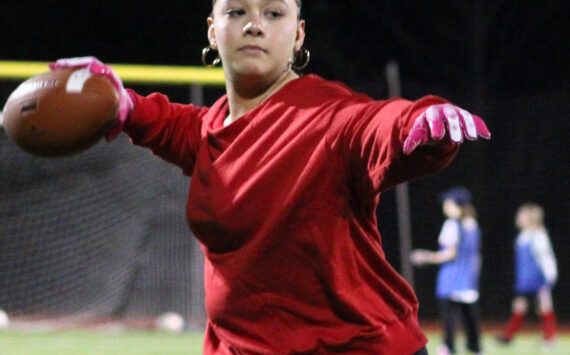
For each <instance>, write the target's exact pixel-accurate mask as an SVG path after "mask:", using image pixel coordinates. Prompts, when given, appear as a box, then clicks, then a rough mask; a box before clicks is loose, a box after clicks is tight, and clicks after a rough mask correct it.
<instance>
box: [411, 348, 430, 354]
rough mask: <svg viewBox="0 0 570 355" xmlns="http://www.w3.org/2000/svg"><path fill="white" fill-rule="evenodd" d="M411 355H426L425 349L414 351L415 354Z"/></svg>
mask: <svg viewBox="0 0 570 355" xmlns="http://www.w3.org/2000/svg"><path fill="white" fill-rule="evenodd" d="M412 355H428V351H427V348H426V347H425V346H424V347H423V348H421V349H420V350H418V351H416V352H415V353H413V354H412Z"/></svg>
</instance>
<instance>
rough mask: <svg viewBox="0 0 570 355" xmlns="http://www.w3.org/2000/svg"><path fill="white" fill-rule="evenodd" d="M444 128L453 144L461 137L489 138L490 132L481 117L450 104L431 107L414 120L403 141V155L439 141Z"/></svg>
mask: <svg viewBox="0 0 570 355" xmlns="http://www.w3.org/2000/svg"><path fill="white" fill-rule="evenodd" d="M446 126H447V129H448V131H449V138H450V139H451V141H452V142H455V143H461V142H463V137H465V138H467V139H469V140H472V141H474V140H476V139H477V137H481V138H485V139H489V138H491V132H489V129H487V126H486V125H485V122H483V120H482V119H481V117H479V116H476V115H472V114H470V113H469V112H467V111H465V110H464V109H462V108H460V107H457V106H454V105H451V104H440V105H432V106H430V107H428V108H427V109H426V110H425V111H424V112H423V113H422V114H421V115H420V116H419V117H418V118H416V121H415V122H414V125H413V126H412V129H411V130H410V133H409V134H408V138H406V140H405V141H404V154H410V153H411V152H413V151H414V149H416V148H417V147H418V146H420V145H426V144H430V143H433V142H435V141H438V140H441V139H442V138H443V137H444V136H445V127H446Z"/></svg>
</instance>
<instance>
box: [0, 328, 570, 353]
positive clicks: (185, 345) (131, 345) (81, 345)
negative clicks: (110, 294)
mask: <svg viewBox="0 0 570 355" xmlns="http://www.w3.org/2000/svg"><path fill="white" fill-rule="evenodd" d="M428 337H429V339H430V342H429V344H428V350H429V352H430V355H436V350H435V349H436V347H437V345H438V344H439V339H440V338H439V334H436V333H428ZM457 341H458V344H457V345H458V349H459V350H460V351H458V354H467V352H465V351H461V349H462V346H463V338H462V337H461V336H459V337H458V339H457ZM540 344H541V342H540V334H538V333H523V334H520V335H519V336H518V337H517V338H516V339H515V340H514V341H513V343H512V344H511V345H509V346H501V345H499V344H497V343H496V342H495V339H494V337H493V334H485V335H484V337H483V347H484V354H485V355H501V354H513V355H515V354H516V355H520V354H532V355H535V354H548V355H562V354H564V355H568V354H570V334H561V335H559V337H558V339H557V342H556V344H555V345H554V346H553V347H551V348H541V346H540ZM201 348H202V334H201V333H183V334H169V333H160V332H145V331H126V332H117V333H112V332H100V331H54V332H14V331H4V332H1V331H0V355H131V354H132V355H198V354H201Z"/></svg>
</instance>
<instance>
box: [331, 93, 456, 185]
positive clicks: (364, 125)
mask: <svg viewBox="0 0 570 355" xmlns="http://www.w3.org/2000/svg"><path fill="white" fill-rule="evenodd" d="M445 102H446V101H445V100H443V99H441V98H439V97H436V96H426V97H423V98H421V99H419V100H417V101H408V100H404V99H391V100H386V101H367V102H361V103H358V104H352V105H348V106H347V107H346V108H345V109H343V110H344V111H345V112H344V113H343V115H341V117H344V119H342V120H339V121H338V122H336V123H335V124H336V125H341V126H342V127H341V128H340V129H337V132H338V134H339V135H338V137H337V139H338V140H337V141H336V142H335V143H336V144H338V146H337V149H340V150H341V156H342V157H343V159H344V161H345V163H344V166H346V167H347V170H348V171H347V175H348V177H349V179H350V180H352V181H353V182H354V183H355V184H356V185H357V186H359V187H361V188H364V187H366V188H368V189H373V191H374V192H375V193H378V192H381V191H384V190H387V189H389V188H392V187H394V186H396V185H397V184H399V183H402V182H404V181H409V180H413V179H417V178H419V177H421V176H424V175H427V174H430V173H433V172H436V171H438V170H440V169H443V168H444V167H446V166H447V165H448V164H449V163H450V162H451V160H452V159H453V158H454V156H455V154H456V153H457V151H458V149H459V146H458V145H457V144H453V143H452V142H451V141H450V140H449V139H443V140H442V141H440V142H438V143H437V144H435V145H433V146H423V147H418V148H417V149H416V150H415V151H414V152H413V153H412V154H410V155H405V154H404V153H403V150H402V147H403V143H404V141H405V139H406V137H407V136H408V134H409V132H410V129H411V128H412V125H413V123H414V121H415V119H416V118H417V117H418V116H419V115H420V114H421V113H422V112H423V111H425V110H426V109H427V108H428V107H429V106H431V105H434V104H441V103H445ZM334 131H335V130H333V132H334Z"/></svg>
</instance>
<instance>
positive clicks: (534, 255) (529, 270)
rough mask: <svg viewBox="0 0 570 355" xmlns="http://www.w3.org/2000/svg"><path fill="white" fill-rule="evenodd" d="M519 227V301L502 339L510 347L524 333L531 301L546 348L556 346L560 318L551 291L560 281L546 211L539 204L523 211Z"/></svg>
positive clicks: (516, 288) (518, 218) (516, 286)
mask: <svg viewBox="0 0 570 355" xmlns="http://www.w3.org/2000/svg"><path fill="white" fill-rule="evenodd" d="M515 225H516V227H517V228H518V229H519V231H520V232H519V234H518V235H517V238H516V241H515V284H514V291H515V295H516V296H515V298H514V299H513V301H512V314H511V318H510V320H509V323H508V325H507V327H506V329H505V330H504V331H503V333H502V334H501V335H500V336H499V337H498V339H499V341H500V342H502V343H505V344H507V343H509V342H510V341H511V340H512V339H513V337H514V335H515V333H516V332H517V331H518V330H519V329H520V327H521V325H522V323H523V321H524V317H525V315H526V313H527V311H528V304H529V299H531V298H532V299H535V300H536V303H537V308H536V311H537V313H538V315H539V317H540V320H541V325H542V331H543V336H544V343H545V345H552V343H553V342H554V339H555V336H556V317H555V314H554V307H553V304H552V294H551V290H552V287H553V286H554V284H555V283H556V280H557V278H558V268H557V266H556V258H555V256H554V252H553V251H552V246H551V243H550V238H549V236H548V231H547V230H546V228H545V227H544V210H543V209H542V207H541V206H539V205H537V204H536V203H531V202H528V203H525V204H523V205H522V206H520V207H519V209H518V211H517V214H516V218H515Z"/></svg>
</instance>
